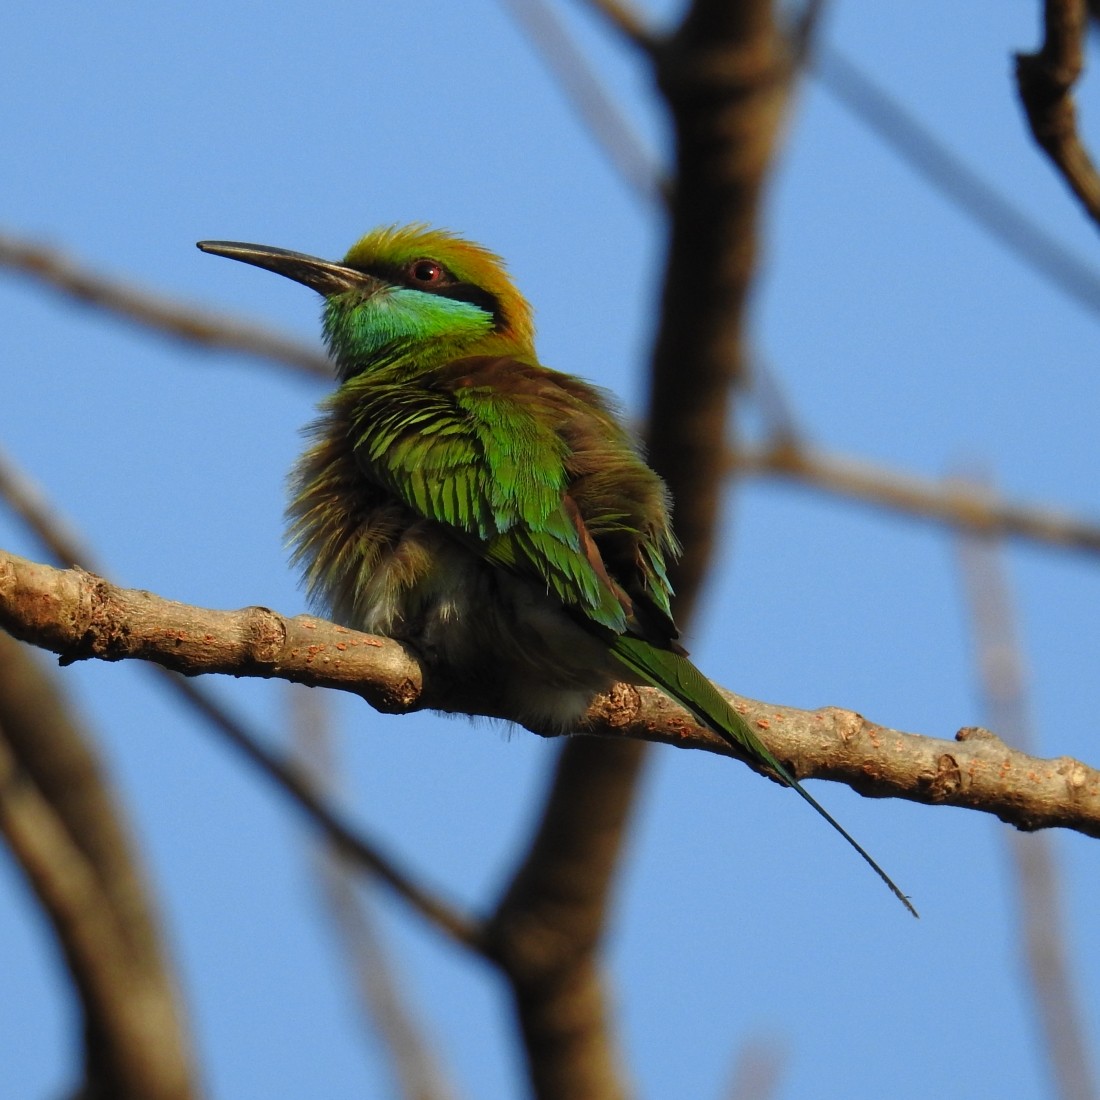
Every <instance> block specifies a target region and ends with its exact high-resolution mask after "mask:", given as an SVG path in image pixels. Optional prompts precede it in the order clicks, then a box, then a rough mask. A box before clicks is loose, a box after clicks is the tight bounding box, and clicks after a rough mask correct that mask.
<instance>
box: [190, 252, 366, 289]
mask: <svg viewBox="0 0 1100 1100" xmlns="http://www.w3.org/2000/svg"><path fill="white" fill-rule="evenodd" d="M198 247H199V249H200V250H201V251H203V252H209V253H211V254H212V255H214V256H228V257H229V259H231V260H241V261H242V262H243V263H246V264H252V265H253V266H254V267H262V268H266V269H267V270H268V271H274V272H275V274H276V275H285V276H286V277H287V278H288V279H293V280H294V281H295V282H296V283H301V284H302V285H303V286H308V287H309V288H310V289H311V290H315V291H317V293H318V294H325V295H328V294H343V293H345V292H346V291H349V290H359V291H362V292H364V293H365V294H367V295H369V294H373V293H374V292H375V291H376V290H377V289H378V288H379V287H380V286H381V285H382V283H381V282H380V280H378V279H376V278H374V277H373V276H372V275H367V274H365V273H364V272H362V271H356V269H355V268H354V267H346V266H345V265H344V264H338V263H333V262H332V261H331V260H319V259H317V257H316V256H306V255H304V254H303V253H301V252H290V251H288V250H287V249H285V248H272V247H271V246H270V245H266V244H242V243H240V242H239V241H199V242H198Z"/></svg>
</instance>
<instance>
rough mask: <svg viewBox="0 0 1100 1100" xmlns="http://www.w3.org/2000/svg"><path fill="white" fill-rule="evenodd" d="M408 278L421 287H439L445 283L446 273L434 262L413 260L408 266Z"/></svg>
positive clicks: (440, 265) (441, 266)
mask: <svg viewBox="0 0 1100 1100" xmlns="http://www.w3.org/2000/svg"><path fill="white" fill-rule="evenodd" d="M409 278H411V279H412V281H413V282H414V283H419V284H420V285H421V286H439V285H440V284H441V283H445V282H446V281H447V272H446V271H445V270H444V268H443V265H442V264H437V263H436V262H435V260H413V262H412V263H411V264H409Z"/></svg>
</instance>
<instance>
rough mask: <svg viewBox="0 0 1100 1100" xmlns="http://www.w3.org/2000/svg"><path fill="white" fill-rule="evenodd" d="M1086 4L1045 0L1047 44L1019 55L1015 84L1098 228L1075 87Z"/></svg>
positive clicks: (1099, 180) (1097, 187) (1098, 207)
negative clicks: (1078, 121) (1078, 117)
mask: <svg viewBox="0 0 1100 1100" xmlns="http://www.w3.org/2000/svg"><path fill="white" fill-rule="evenodd" d="M1087 14H1088V13H1087V8H1086V5H1085V0H1045V2H1044V4H1043V27H1044V36H1043V44H1042V46H1040V47H1039V50H1038V51H1037V52H1036V53H1030V54H1029V53H1019V54H1017V55H1016V83H1017V86H1018V88H1019V91H1020V100H1021V101H1022V103H1023V105H1024V110H1025V111H1026V112H1027V119H1028V123H1029V124H1030V126H1031V132H1032V134H1033V135H1034V137H1035V140H1036V141H1037V142H1038V143H1039V146H1040V148H1041V149H1042V150H1043V151H1044V152H1045V153H1046V154H1047V156H1048V157H1050V159H1051V161H1052V162H1053V164H1054V166H1055V168H1057V169H1058V171H1059V172H1060V173H1061V175H1062V178H1063V179H1064V180H1065V181H1066V183H1067V184H1068V185H1069V189H1070V190H1071V191H1072V192H1073V193H1074V194H1075V195H1076V196H1077V198H1078V200H1079V201H1080V203H1081V205H1082V206H1083V207H1084V208H1085V212H1086V213H1087V214H1088V216H1089V217H1090V218H1091V219H1092V220H1093V222H1095V223H1097V224H1098V225H1100V174H1098V173H1097V171H1096V165H1095V164H1094V163H1093V161H1092V157H1090V156H1089V153H1088V150H1087V149H1086V148H1085V144H1084V142H1083V141H1082V140H1081V135H1080V133H1079V132H1078V129H1077V108H1076V105H1075V104H1074V102H1073V94H1072V93H1073V86H1074V84H1076V83H1077V79H1078V77H1079V76H1080V75H1081V70H1082V68H1083V67H1084V39H1085V27H1086V22H1087Z"/></svg>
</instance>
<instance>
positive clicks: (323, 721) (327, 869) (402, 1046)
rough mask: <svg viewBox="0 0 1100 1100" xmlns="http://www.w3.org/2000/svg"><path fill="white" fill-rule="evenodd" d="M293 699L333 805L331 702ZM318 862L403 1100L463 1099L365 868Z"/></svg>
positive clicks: (311, 762)
mask: <svg viewBox="0 0 1100 1100" xmlns="http://www.w3.org/2000/svg"><path fill="white" fill-rule="evenodd" d="M289 694H290V707H289V712H290V718H291V727H292V728H291V734H292V739H293V742H294V744H295V746H296V756H297V759H298V760H299V761H300V763H301V767H302V769H303V771H305V772H306V773H307V774H308V775H309V776H310V778H311V780H312V781H313V783H314V784H315V786H316V788H317V790H318V791H319V792H321V793H323V794H324V795H325V797H326V798H328V799H330V800H331V799H333V798H334V797H336V795H337V793H338V792H337V768H336V764H335V760H334V757H333V753H334V746H333V738H332V731H331V729H330V727H329V722H328V717H329V709H328V708H327V707H326V706H325V700H326V696H325V695H324V694H323V693H321V692H316V691H306V690H305V689H303V688H298V687H295V688H291V689H290V693H289ZM311 855H312V857H313V858H312V860H311V862H312V863H313V864H314V868H315V870H316V874H317V879H318V883H319V885H320V889H321V896H322V898H323V899H324V902H325V908H326V910H327V912H328V914H329V916H330V917H331V919H332V926H333V929H334V931H335V933H336V936H337V939H338V942H339V946H340V948H341V951H342V955H343V958H344V960H345V962H346V963H347V964H348V965H346V966H343V967H342V968H341V969H343V970H345V971H346V972H347V973H348V974H349V975H350V976H351V977H352V979H353V980H354V983H355V991H356V994H357V996H358V1000H359V1003H360V1005H361V1006H362V1010H363V1016H364V1018H365V1019H366V1020H367V1021H369V1025H370V1030H371V1033H372V1037H374V1038H376V1039H380V1040H381V1042H382V1047H383V1050H384V1051H385V1053H386V1054H387V1055H388V1056H389V1061H390V1065H391V1067H392V1070H393V1078H394V1081H395V1084H396V1086H397V1089H398V1091H399V1094H400V1095H401V1096H402V1097H404V1100H454V1098H455V1097H456V1095H457V1094H456V1092H455V1090H454V1089H453V1088H452V1087H451V1085H450V1083H449V1081H448V1080H447V1078H446V1075H445V1074H444V1073H443V1070H442V1068H441V1066H440V1061H439V1056H438V1054H437V1052H436V1051H435V1050H433V1049H432V1048H431V1046H430V1045H429V1043H428V1040H427V1038H426V1036H425V1034H424V1030H423V1028H422V1027H421V1026H420V1023H419V1021H418V1020H417V1019H416V1018H415V1017H414V1015H413V1013H412V1011H411V1009H410V1008H409V1005H408V1004H407V1003H406V998H405V996H404V994H403V992H402V988H401V985H400V983H399V982H398V978H397V974H396V973H395V967H394V963H393V960H392V958H391V952H390V951H389V950H388V949H387V947H386V945H385V944H384V943H383V940H382V935H381V930H380V928H379V927H378V919H377V917H376V916H375V913H374V905H373V903H372V898H373V893H372V892H371V880H370V879H369V878H368V879H366V880H365V881H364V882H363V883H362V884H361V885H360V887H359V889H358V890H357V889H356V886H355V883H354V881H353V878H352V873H353V871H357V870H359V869H360V868H359V867H358V865H357V864H355V863H353V862H352V861H350V860H348V859H347V858H346V857H345V856H344V855H342V854H341V853H340V852H339V851H337V850H335V849H334V848H333V847H332V846H331V845H330V844H327V843H324V842H322V843H321V844H315V845H313V846H312V849H311ZM364 891H367V892H366V893H364Z"/></svg>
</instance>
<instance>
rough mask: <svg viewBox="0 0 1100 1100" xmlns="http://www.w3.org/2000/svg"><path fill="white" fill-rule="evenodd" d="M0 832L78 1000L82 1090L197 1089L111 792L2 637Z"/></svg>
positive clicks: (30, 669) (43, 688)
mask: <svg viewBox="0 0 1100 1100" xmlns="http://www.w3.org/2000/svg"><path fill="white" fill-rule="evenodd" d="M0 834H2V835H3V837H4V839H5V840H6V841H7V843H8V846H9V847H10V849H11V851H12V853H13V855H14V856H15V858H16V859H17V860H18V862H19V865H20V867H21V868H22V870H23V873H24V874H25V875H26V878H27V881H28V882H29V884H30V886H31V887H32V889H33V890H34V892H35V894H36V895H37V897H38V899H39V902H40V904H41V905H42V907H43V909H44V910H45V912H46V914H47V916H48V917H49V920H50V923H51V924H52V926H53V929H54V933H55V935H56V936H57V939H58V942H59V943H60V945H61V948H62V951H63V952H64V955H65V959H66V961H67V963H68V966H69V969H70V971H71V973H72V976H73V980H74V983H75V985H76V989H77V992H78V994H79V997H80V1002H81V1007H82V1009H83V1016H84V1047H85V1081H84V1086H83V1095H85V1096H89V1097H90V1096H110V1097H115V1098H117V1100H189V1098H191V1097H193V1096H195V1095H197V1087H196V1085H195V1083H194V1080H193V1071H192V1067H191V1065H190V1052H189V1050H188V1043H187V1036H186V1033H185V1028H184V1025H183V1021H182V1019H181V1016H180V1013H179V1012H178V1009H177V1005H176V989H175V983H174V981H173V978H172V974H171V971H170V969H169V966H168V963H167V961H166V959H165V957H164V951H163V947H162V945H161V943H160V937H159V933H158V930H157V924H156V920H155V917H154V914H153V912H152V906H151V903H150V901H149V898H148V895H147V892H146V887H145V883H144V880H143V876H142V875H141V873H140V870H139V868H138V866H137V862H136V858H135V856H134V853H133V850H132V847H131V844H130V839H129V836H128V835H127V832H126V829H125V827H124V826H123V824H122V822H121V821H120V819H119V816H118V809H117V806H116V803H115V800H114V797H113V795H112V793H111V791H110V790H109V788H108V786H107V783H106V780H105V779H104V777H103V775H102V773H101V771H100V768H99V764H98V762H97V760H96V759H95V757H94V755H93V753H92V751H91V748H90V746H89V743H88V740H87V738H86V737H85V736H83V734H82V733H81V731H80V729H79V727H78V725H77V723H76V720H75V718H74V716H73V714H72V713H71V711H70V709H69V708H68V706H66V705H65V703H64V700H63V699H62V698H61V697H60V695H59V693H58V690H57V685H56V684H55V683H53V682H52V681H51V680H50V678H49V677H48V676H47V675H46V674H45V671H44V670H43V669H42V668H41V667H39V665H38V663H37V662H35V661H34V660H33V659H32V654H31V651H30V650H28V649H26V647H25V646H21V645H20V644H19V643H18V642H16V641H14V640H13V639H12V638H9V637H8V636H7V635H3V634H0Z"/></svg>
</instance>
